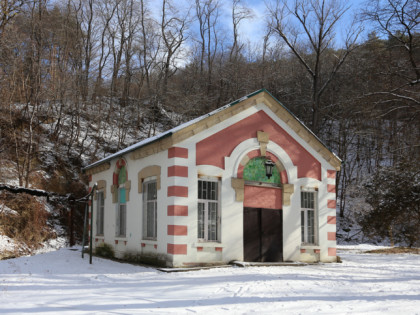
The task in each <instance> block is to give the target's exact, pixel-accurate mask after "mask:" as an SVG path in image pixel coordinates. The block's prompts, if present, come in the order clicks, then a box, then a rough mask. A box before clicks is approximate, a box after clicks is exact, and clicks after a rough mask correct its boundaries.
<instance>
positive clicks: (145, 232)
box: [142, 176, 158, 241]
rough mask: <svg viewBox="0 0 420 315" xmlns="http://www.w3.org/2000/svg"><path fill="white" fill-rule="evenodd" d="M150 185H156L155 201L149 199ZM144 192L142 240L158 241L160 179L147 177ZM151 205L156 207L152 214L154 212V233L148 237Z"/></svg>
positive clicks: (143, 184)
mask: <svg viewBox="0 0 420 315" xmlns="http://www.w3.org/2000/svg"><path fill="white" fill-rule="evenodd" d="M150 184H154V185H155V192H156V194H155V199H147V198H148V197H149V185H150ZM142 191H143V215H142V218H143V232H142V239H144V240H152V241H156V240H157V221H158V218H157V200H158V196H157V195H158V179H157V176H151V177H147V178H145V179H144V180H143V183H142ZM149 205H154V206H153V209H152V212H153V220H152V222H153V223H152V224H153V230H154V233H152V234H153V235H152V236H149V235H148V232H149V222H150V221H149V220H148V219H149V218H148V213H149V212H148V210H149V209H148V206H149Z"/></svg>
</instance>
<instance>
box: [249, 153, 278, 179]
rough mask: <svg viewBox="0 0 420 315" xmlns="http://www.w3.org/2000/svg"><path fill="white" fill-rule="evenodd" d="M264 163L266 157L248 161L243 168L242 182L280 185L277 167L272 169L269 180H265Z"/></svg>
mask: <svg viewBox="0 0 420 315" xmlns="http://www.w3.org/2000/svg"><path fill="white" fill-rule="evenodd" d="M265 161H266V157H264V156H259V157H255V158H253V159H251V160H249V162H248V163H247V164H246V165H245V168H244V173H243V174H244V175H243V176H244V177H243V178H244V180H245V181H249V182H263V183H270V184H276V185H280V184H281V177H280V173H279V170H278V169H277V167H274V168H273V175H272V176H271V177H270V178H267V176H266V175H265Z"/></svg>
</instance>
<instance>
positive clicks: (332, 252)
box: [328, 247, 337, 256]
mask: <svg viewBox="0 0 420 315" xmlns="http://www.w3.org/2000/svg"><path fill="white" fill-rule="evenodd" d="M328 256H337V249H336V248H335V247H328Z"/></svg>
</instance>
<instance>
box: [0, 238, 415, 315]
mask: <svg viewBox="0 0 420 315" xmlns="http://www.w3.org/2000/svg"><path fill="white" fill-rule="evenodd" d="M373 248H377V247H374V246H367V245H364V246H363V245H359V246H354V247H350V246H348V247H346V248H342V249H341V250H339V255H340V256H341V257H342V259H343V263H341V264H319V265H307V266H303V267H302V266H301V267H292V266H287V267H286V266H284V267H247V268H239V267H230V268H218V269H209V270H199V271H189V272H177V273H164V272H160V271H157V270H156V269H153V268H145V267H141V266H134V265H130V264H122V263H118V262H114V261H109V260H104V259H100V258H94V259H93V264H92V265H89V258H88V256H85V258H84V260H82V258H81V255H80V251H79V250H78V251H76V249H75V248H63V249H60V250H59V251H56V252H50V253H47V254H42V255H36V256H32V257H21V258H17V259H10V260H4V261H0V283H1V293H0V313H2V314H16V313H20V314H21V313H31V314H45V313H50V314H98V313H100V314H111V313H112V314H116V313H118V314H145V313H153V314H190V313H199V314H251V313H255V314H301V313H318V314H367V313H368V314H398V313H403V314H419V313H420V256H419V255H410V254H398V255H384V254H367V253H363V252H362V250H366V249H373ZM17 301H19V302H18V303H17Z"/></svg>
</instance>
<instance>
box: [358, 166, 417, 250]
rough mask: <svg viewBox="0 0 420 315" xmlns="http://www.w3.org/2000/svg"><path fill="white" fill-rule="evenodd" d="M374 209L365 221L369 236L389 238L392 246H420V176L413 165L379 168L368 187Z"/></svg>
mask: <svg viewBox="0 0 420 315" xmlns="http://www.w3.org/2000/svg"><path fill="white" fill-rule="evenodd" d="M364 188H365V193H366V202H367V203H368V204H369V205H370V206H371V210H369V211H367V212H366V213H364V214H363V216H362V217H361V222H360V224H361V226H362V229H363V232H364V233H365V235H371V236H374V235H377V236H380V237H382V238H385V237H389V239H390V241H391V245H392V246H393V245H394V241H395V242H402V243H405V244H407V245H408V246H410V247H412V246H415V245H419V244H420V172H419V171H418V169H417V168H416V167H415V166H414V165H413V164H412V163H401V164H399V165H396V166H394V167H382V168H379V169H378V171H377V173H376V174H374V175H373V176H372V177H371V178H370V179H369V180H368V181H366V182H365V183H364Z"/></svg>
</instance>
